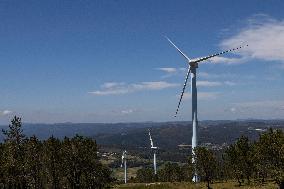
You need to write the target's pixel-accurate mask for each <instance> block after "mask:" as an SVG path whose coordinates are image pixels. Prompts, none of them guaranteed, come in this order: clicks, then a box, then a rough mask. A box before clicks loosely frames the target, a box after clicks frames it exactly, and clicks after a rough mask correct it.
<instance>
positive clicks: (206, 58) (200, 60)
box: [195, 45, 248, 63]
mask: <svg viewBox="0 0 284 189" xmlns="http://www.w3.org/2000/svg"><path fill="white" fill-rule="evenodd" d="M246 46H248V45H246ZM243 47H245V46H240V47H238V48H234V49H229V50H226V51H223V52H220V53H216V54H212V55H210V56H206V57H202V58H199V59H197V60H196V61H195V62H196V63H197V62H202V61H204V60H208V59H210V58H213V57H215V56H219V55H221V54H225V53H228V52H231V51H235V50H238V49H241V48H243Z"/></svg>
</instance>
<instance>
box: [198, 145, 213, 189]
mask: <svg viewBox="0 0 284 189" xmlns="http://www.w3.org/2000/svg"><path fill="white" fill-rule="evenodd" d="M194 157H195V162H194V164H195V167H196V171H197V174H198V176H200V177H201V179H204V180H205V181H206V182H207V188H208V189H210V182H212V180H213V178H214V174H215V170H216V167H217V160H216V157H215V156H214V154H213V152H212V151H211V150H208V149H206V148H205V147H196V148H195V149H194Z"/></svg>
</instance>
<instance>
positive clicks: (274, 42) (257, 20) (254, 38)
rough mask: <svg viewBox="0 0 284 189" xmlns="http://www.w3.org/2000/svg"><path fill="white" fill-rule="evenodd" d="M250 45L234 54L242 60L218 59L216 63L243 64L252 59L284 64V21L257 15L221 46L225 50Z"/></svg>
mask: <svg viewBox="0 0 284 189" xmlns="http://www.w3.org/2000/svg"><path fill="white" fill-rule="evenodd" d="M244 44H248V45H249V46H248V47H245V48H242V49H240V50H239V51H235V52H234V53H236V54H238V55H240V56H241V58H224V57H216V58H214V59H212V61H213V62H214V61H215V62H220V63H238V62H240V63H242V62H245V61H248V60H250V59H259V60H263V61H280V62H283V63H284V20H276V19H273V18H271V17H269V16H267V15H256V16H254V17H252V18H250V19H249V20H248V21H247V25H246V26H245V27H243V28H242V29H240V31H239V32H238V33H237V34H235V35H233V36H231V37H229V38H227V39H224V40H223V41H222V42H221V44H220V46H221V47H222V48H223V49H229V48H236V47H238V46H240V45H244Z"/></svg>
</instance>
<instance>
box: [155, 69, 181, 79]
mask: <svg viewBox="0 0 284 189" xmlns="http://www.w3.org/2000/svg"><path fill="white" fill-rule="evenodd" d="M156 70H160V71H163V72H165V75H163V76H162V78H168V77H172V76H175V75H177V74H185V71H186V68H172V67H167V68H156Z"/></svg>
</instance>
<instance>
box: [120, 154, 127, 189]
mask: <svg viewBox="0 0 284 189" xmlns="http://www.w3.org/2000/svg"><path fill="white" fill-rule="evenodd" d="M123 166H124V183H125V184H126V183H127V165H126V150H124V151H123V153H122V156H121V167H123Z"/></svg>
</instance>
